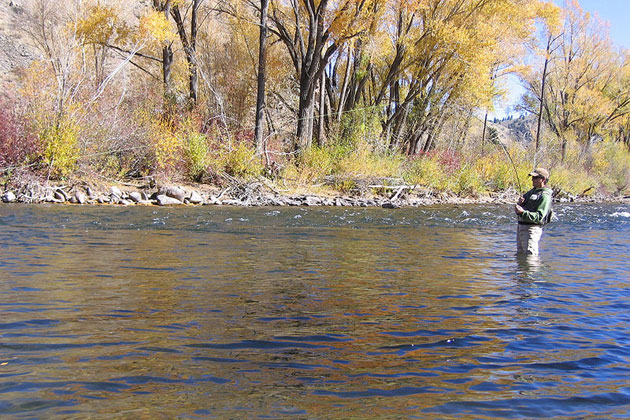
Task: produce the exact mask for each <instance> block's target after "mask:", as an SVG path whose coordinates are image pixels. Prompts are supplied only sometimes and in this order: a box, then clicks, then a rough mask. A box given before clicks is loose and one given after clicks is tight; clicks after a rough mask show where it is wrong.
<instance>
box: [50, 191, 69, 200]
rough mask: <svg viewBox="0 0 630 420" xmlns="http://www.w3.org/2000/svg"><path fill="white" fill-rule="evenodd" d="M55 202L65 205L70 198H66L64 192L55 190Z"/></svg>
mask: <svg viewBox="0 0 630 420" xmlns="http://www.w3.org/2000/svg"><path fill="white" fill-rule="evenodd" d="M53 199H54V200H53V201H55V202H57V203H64V202H65V201H66V200H67V199H68V197H66V193H64V192H63V191H62V190H55V193H54V194H53Z"/></svg>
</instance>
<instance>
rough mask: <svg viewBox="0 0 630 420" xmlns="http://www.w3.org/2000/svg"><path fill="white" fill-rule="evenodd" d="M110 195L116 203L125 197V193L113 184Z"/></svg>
mask: <svg viewBox="0 0 630 420" xmlns="http://www.w3.org/2000/svg"><path fill="white" fill-rule="evenodd" d="M109 196H110V198H111V201H112V203H116V202H118V201H119V200H120V199H121V198H122V197H123V193H122V191H120V189H119V188H118V187H116V186H113V187H111V188H110V189H109Z"/></svg>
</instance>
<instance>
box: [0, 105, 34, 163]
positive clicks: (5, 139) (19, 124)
mask: <svg viewBox="0 0 630 420" xmlns="http://www.w3.org/2000/svg"><path fill="white" fill-rule="evenodd" d="M38 151H39V148H38V141H37V136H36V135H35V134H34V133H33V132H32V131H31V130H30V128H29V124H28V121H27V119H26V118H25V117H24V116H23V115H20V113H19V112H18V110H17V107H16V105H15V103H13V102H12V101H10V100H8V99H6V98H3V99H0V172H5V171H7V170H10V169H18V168H21V167H24V166H26V165H28V164H29V163H30V161H32V160H33V159H34V158H35V157H36V156H37V155H38Z"/></svg>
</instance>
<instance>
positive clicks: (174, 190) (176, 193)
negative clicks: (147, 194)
mask: <svg viewBox="0 0 630 420" xmlns="http://www.w3.org/2000/svg"><path fill="white" fill-rule="evenodd" d="M159 195H166V196H168V197H171V198H174V199H176V200H178V201H180V202H181V203H183V202H184V200H185V199H186V197H188V193H187V192H186V190H184V189H183V188H180V187H160V189H159V190H158V196H159ZM181 203H180V204H181Z"/></svg>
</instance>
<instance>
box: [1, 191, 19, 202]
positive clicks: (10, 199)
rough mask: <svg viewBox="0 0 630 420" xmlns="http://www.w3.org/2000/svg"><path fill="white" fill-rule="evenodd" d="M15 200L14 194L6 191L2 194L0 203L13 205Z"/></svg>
mask: <svg viewBox="0 0 630 420" xmlns="http://www.w3.org/2000/svg"><path fill="white" fill-rule="evenodd" d="M16 199H17V198H16V197H15V194H14V193H13V191H7V192H5V193H4V194H2V201H3V202H4V203H13V202H15V200H16Z"/></svg>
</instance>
